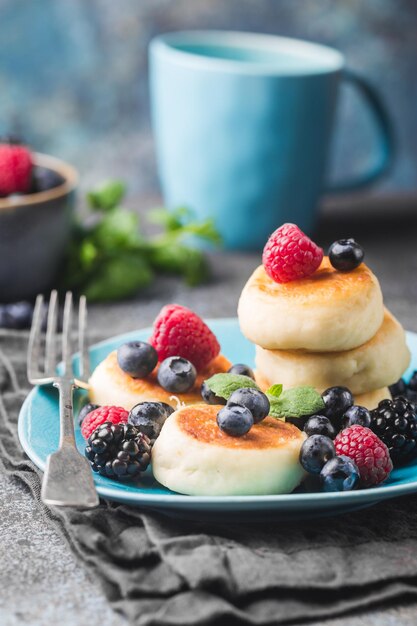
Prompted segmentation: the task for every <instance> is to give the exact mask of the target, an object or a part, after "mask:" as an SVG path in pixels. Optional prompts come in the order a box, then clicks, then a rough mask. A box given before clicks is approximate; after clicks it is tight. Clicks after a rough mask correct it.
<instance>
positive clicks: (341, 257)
mask: <svg viewBox="0 0 417 626" xmlns="http://www.w3.org/2000/svg"><path fill="white" fill-rule="evenodd" d="M364 257H365V252H364V250H363V248H362V246H360V245H359V244H358V243H356V241H355V240H354V239H339V241H335V242H334V243H332V245H331V246H330V248H329V260H330V263H331V264H332V265H333V267H334V268H335V269H337V270H339V271H341V272H350V271H351V270H354V269H355V267H358V266H359V265H360V264H361V263H362V261H363V259H364Z"/></svg>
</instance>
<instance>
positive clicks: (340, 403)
mask: <svg viewBox="0 0 417 626" xmlns="http://www.w3.org/2000/svg"><path fill="white" fill-rule="evenodd" d="M321 397H322V398H323V401H324V404H325V408H324V410H323V414H324V415H325V416H326V417H328V418H329V420H330V421H331V422H332V423H333V424H334V426H336V428H337V429H339V427H340V423H339V421H340V418H341V417H342V415H344V414H345V413H346V411H347V410H348V408H349V407H351V406H352V405H353V396H352V394H351V393H350V391H349V389H348V388H347V387H329V389H326V391H324V392H323V393H322V394H321Z"/></svg>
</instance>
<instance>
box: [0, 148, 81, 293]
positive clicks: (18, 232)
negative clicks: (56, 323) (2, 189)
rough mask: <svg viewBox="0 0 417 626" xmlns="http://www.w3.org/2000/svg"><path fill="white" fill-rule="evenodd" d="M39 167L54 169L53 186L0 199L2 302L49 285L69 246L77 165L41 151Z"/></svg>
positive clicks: (37, 161)
mask: <svg viewBox="0 0 417 626" xmlns="http://www.w3.org/2000/svg"><path fill="white" fill-rule="evenodd" d="M34 163H35V165H36V166H38V168H44V169H47V170H53V171H54V172H55V173H56V174H58V176H59V177H60V178H61V179H62V183H61V184H59V185H58V186H57V187H54V188H53V189H48V190H47V191H40V192H38V193H31V194H26V195H21V196H12V197H10V198H0V302H17V301H18V300H28V299H31V298H33V296H35V295H36V294H37V293H40V292H44V291H46V290H47V289H49V288H50V287H51V285H52V284H53V282H54V279H55V277H56V275H57V271H58V270H59V267H60V264H61V262H62V259H63V256H64V254H65V251H66V247H67V245H68V240H69V236H70V233H71V223H72V217H73V210H74V206H75V190H76V187H77V183H78V174H77V172H76V170H75V169H74V168H73V167H72V166H71V165H68V164H67V163H64V162H63V161H60V160H59V159H56V158H54V157H50V156H46V155H44V154H35V155H34Z"/></svg>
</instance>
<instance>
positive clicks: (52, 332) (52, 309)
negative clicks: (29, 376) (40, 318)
mask: <svg viewBox="0 0 417 626" xmlns="http://www.w3.org/2000/svg"><path fill="white" fill-rule="evenodd" d="M57 302H58V293H57V291H56V289H54V290H53V291H51V297H50V298H49V308H48V323H47V328H46V348H45V373H46V375H47V376H53V375H54V374H55V367H56V326H57V308H58V307H57Z"/></svg>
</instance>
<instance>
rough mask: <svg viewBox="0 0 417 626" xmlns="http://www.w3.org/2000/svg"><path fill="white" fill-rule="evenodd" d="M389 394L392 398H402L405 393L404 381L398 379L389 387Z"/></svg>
mask: <svg viewBox="0 0 417 626" xmlns="http://www.w3.org/2000/svg"><path fill="white" fill-rule="evenodd" d="M389 390H390V393H391V395H392V397H393V398H396V397H397V396H403V395H405V393H406V392H407V385H406V384H405V380H404V379H403V378H400V380H397V382H396V383H394V384H393V385H390V386H389Z"/></svg>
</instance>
